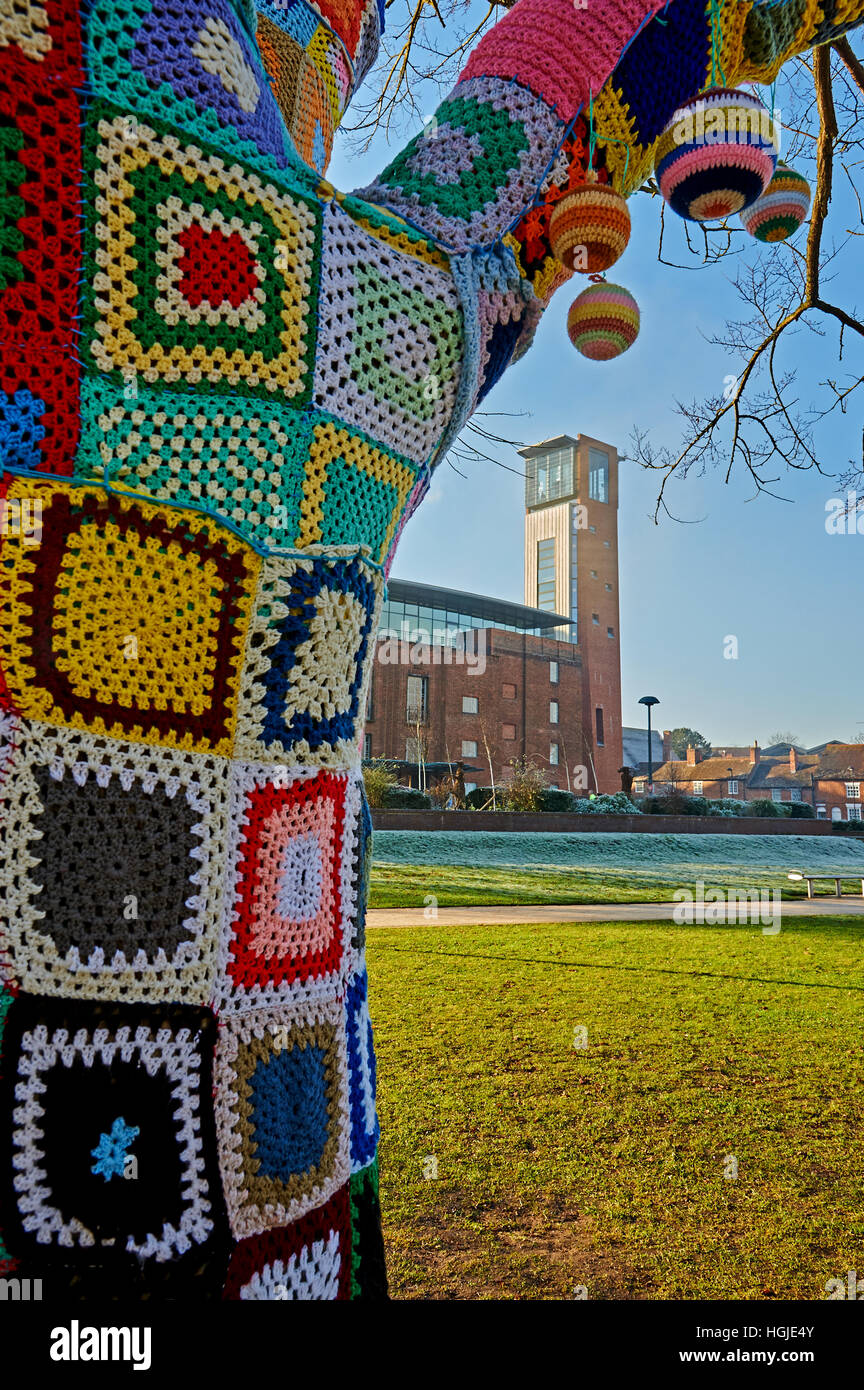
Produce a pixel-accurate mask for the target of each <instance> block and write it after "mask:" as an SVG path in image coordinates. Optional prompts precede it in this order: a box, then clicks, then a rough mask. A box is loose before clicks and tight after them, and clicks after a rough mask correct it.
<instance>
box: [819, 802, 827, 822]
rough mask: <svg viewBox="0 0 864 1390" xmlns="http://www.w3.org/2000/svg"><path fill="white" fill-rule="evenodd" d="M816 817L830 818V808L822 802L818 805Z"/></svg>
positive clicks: (821, 818)
mask: <svg viewBox="0 0 864 1390" xmlns="http://www.w3.org/2000/svg"><path fill="white" fill-rule="evenodd" d="M816 819H817V820H827V819H828V808H827V806H823V805H821V804H820V805H819V806H817V807H816Z"/></svg>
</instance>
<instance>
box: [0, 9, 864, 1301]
mask: <svg viewBox="0 0 864 1390" xmlns="http://www.w3.org/2000/svg"><path fill="white" fill-rule="evenodd" d="M661 7H662V11H663V12H662V15H660V14H659V13H658V12H659V11H660V10H661ZM862 12H864V0H836V2H835V3H832V4H831V6H830V7H828V6H825V7H824V8H823V7H821V6H820V5H818V4H817V3H816V0H806V3H801V0H772V3H770V4H767V3H766V4H752V3H750V0H741V3H735V4H728V5H726V6H725V7H724V8H723V9H722V11H721V26H720V27H721V34H720V38H721V45H720V46H721V50H722V51H721V53H720V58H721V62H722V67H723V71H724V73H725V79H726V81H727V82H728V83H729V84H730V85H732V84H734V83H736V82H740V81H743V80H759V81H766V80H770V79H771V78H772V77H773V75H774V74H775V73H776V71H777V68H778V67H779V65H780V64H781V63H782V62H783V61H784V59H785V58H787V57H789V56H791V55H792V54H794V53H797V52H800V51H802V50H804V49H806V48H807V47H808V46H810V45H812V44H813V43H815V42H825V41H826V40H827V39H829V38H831V37H832V36H833V35H835V34H839V33H842V32H843V31H844V30H845V29H847V28H849V27H851V26H852V25H854V24H857V23H858V22H860V20H861V17H862ZM655 16H656V17H655ZM382 23H383V3H382V4H380V5H379V0H314V3H313V0H256V5H255V6H254V7H253V5H252V3H251V0H183V3H180V0H88V3H87V4H86V5H82V6H81V8H80V10H79V8H78V6H77V4H76V3H75V0H14V3H6V4H3V5H2V8H0V466H2V478H0V543H2V548H0V814H2V820H3V827H2V828H3V834H2V836H0V875H2V882H3V886H4V890H5V899H6V912H5V917H4V922H3V927H2V937H0V1034H2V1037H0V1272H9V1271H11V1270H13V1269H14V1270H17V1271H19V1272H20V1274H21V1275H22V1276H24V1277H29V1276H33V1277H42V1276H43V1275H47V1274H50V1278H51V1288H52V1291H53V1292H54V1293H56V1294H57V1295H58V1296H61V1295H62V1293H63V1291H68V1293H70V1294H71V1295H73V1296H75V1297H82V1298H88V1297H105V1296H108V1297H130V1296H131V1297H139V1296H140V1297H145V1296H147V1297H165V1298H183V1299H187V1298H221V1297H224V1298H230V1299H239V1300H247V1299H248V1300H270V1299H272V1300H281V1299H316V1300H317V1299H356V1298H360V1299H363V1298H383V1297H386V1292H387V1285H386V1273H385V1266H384V1252H383V1241H382V1234H381V1222H380V1211H379V1197H378V1192H379V1186H378V1166H377V1163H378V1160H377V1146H378V1120H377V1115H376V1108H375V1085H376V1066H375V1056H374V1049H373V1043H372V1030H371V1025H370V1021H369V1006H368V980H367V973H366V961H365V928H364V913H365V901H366V887H367V882H368V866H369V854H370V841H371V822H370V817H369V812H368V808H367V807H366V805H365V802H364V798H363V791H362V781H361V778H360V771H359V761H360V760H359V751H358V749H359V744H360V741H361V738H362V723H363V711H364V707H365V700H366V691H367V687H368V681H369V674H370V667H371V660H372V653H373V648H374V640H375V632H376V628H377V622H378V613H379V609H380V603H381V597H382V592H383V586H384V576H385V574H386V572H387V570H388V568H389V566H390V564H391V563H392V558H393V552H394V548H395V546H396V544H397V542H398V538H399V535H400V532H401V529H402V527H403V526H404V524H405V521H406V519H407V518H408V517H409V516H410V515H411V513H412V512H413V510H414V509H415V508H416V507H417V506H418V505H419V502H420V501H421V500H422V498H423V496H424V495H425V493H426V491H427V489H428V487H429V481H430V477H431V473H432V471H433V469H434V467H435V466H436V465H437V463H438V462H439V461H440V460H441V458H442V457H443V456H444V454H445V453H446V451H447V448H448V447H449V444H450V443H451V442H452V440H453V438H454V437H455V435H456V433H457V432H458V430H459V429H460V428H461V426H462V425H463V423H464V421H465V420H466V419H467V418H468V416H469V415H470V414H471V412H472V410H473V409H474V408H475V406H476V405H477V403H478V402H479V401H480V400H482V399H483V397H484V396H485V395H486V393H487V392H488V391H489V390H490V389H491V388H492V386H494V384H495V383H496V382H497V381H498V379H499V378H500V376H501V374H502V373H503V372H504V370H505V369H506V367H507V366H508V364H509V363H511V362H513V361H515V360H517V359H518V358H519V357H520V356H521V355H522V353H524V351H525V350H526V348H527V347H528V345H529V343H530V341H531V337H532V335H533V333H534V331H535V329H536V327H537V323H538V321H539V319H540V317H541V315H542V312H543V310H544V308H545V306H546V304H547V303H548V301H549V298H550V296H551V294H552V293H553V292H554V290H555V289H556V288H557V287H558V286H559V285H560V284H561V283H563V281H564V280H566V279H567V278H568V274H569V272H568V271H567V270H566V269H565V267H564V266H562V265H561V263H560V262H559V261H558V260H556V258H555V257H554V256H553V255H552V252H551V247H550V244H549V222H550V218H551V215H552V211H553V209H554V208H555V206H556V204H558V203H560V202H561V200H562V199H564V198H565V196H566V195H567V194H568V193H570V192H572V190H573V189H574V188H577V187H580V186H582V185H583V184H584V183H585V173H586V168H587V163H588V143H589V140H588V126H587V122H586V116H587V107H588V104H589V102H590V103H593V111H594V132H595V134H596V137H597V140H596V149H595V152H594V161H593V163H594V167H595V169H596V173H597V183H596V187H597V188H598V189H599V190H602V189H604V188H606V189H607V190H608V189H609V188H612V189H614V190H615V191H616V192H617V193H621V194H624V195H625V196H626V195H627V194H628V193H629V192H631V191H632V190H633V188H635V187H637V186H638V185H639V183H640V182H641V181H642V179H643V177H644V175H645V173H646V172H647V171H648V170H649V168H650V167H653V160H654V157H655V153H656V142H657V140H658V139H659V137H660V135H661V134H662V132H663V130H664V128H665V126H666V124H667V122H668V121H669V118H670V117H671V115H672V113H673V112H674V111H675V110H676V109H677V108H678V107H679V106H681V105H682V104H683V103H686V102H687V101H689V100H691V99H692V98H693V97H694V96H695V95H697V94H698V93H699V92H701V91H704V90H705V88H706V87H707V86H708V85H709V83H710V77H711V62H710V48H711V44H710V33H709V23H708V15H707V11H706V8H705V5H704V3H702V4H700V3H697V0H670V3H669V4H665V5H663V3H662V0H592V3H591V4H590V5H588V6H586V7H585V8H582V9H580V8H578V7H576V6H574V5H573V4H572V0H518V3H517V4H515V5H514V6H513V8H512V9H511V10H510V11H509V12H508V13H507V14H506V15H505V16H504V18H503V19H502V20H501V21H500V23H499V24H498V25H496V27H495V28H494V29H492V30H491V31H490V32H489V33H488V34H487V35H486V37H484V38H483V39H482V40H481V42H480V43H479V44H478V45H477V47H476V49H475V50H474V52H473V53H472V55H471V57H470V59H469V62H468V64H467V67H466V69H465V71H464V73H463V74H462V77H461V78H460V80H459V82H458V83H457V85H456V87H455V88H454V91H453V92H452V93H451V94H450V96H449V97H448V98H447V99H446V100H445V101H444V102H443V103H442V105H441V106H440V108H439V110H438V112H437V114H436V117H435V120H434V121H433V122H431V123H430V125H429V126H428V127H427V128H426V130H425V131H424V132H423V133H421V134H420V135H418V136H416V137H415V138H414V139H413V140H411V141H410V142H409V143H408V145H407V146H406V148H405V149H404V150H403V151H401V153H399V154H397V155H396V156H395V157H394V159H393V160H392V161H391V162H390V164H389V165H388V167H387V169H385V170H384V171H383V172H382V174H381V175H380V176H379V178H378V179H377V180H376V181H375V182H374V183H373V184H372V185H371V186H370V187H369V188H367V189H365V190H362V191H360V192H357V193H354V194H347V195H346V194H341V193H338V192H337V191H336V190H335V189H333V188H332V186H331V185H330V184H329V183H327V182H326V181H325V179H324V178H323V174H324V171H325V169H326V166H327V162H328V159H329V156H330V152H331V149H332V143H333V137H334V133H335V131H336V130H337V128H338V126H339V122H340V120H341V118H342V116H343V114H344V111H345V109H346V107H347V105H348V103H349V101H350V99H351V97H352V95H353V93H354V91H355V90H356V88H357V86H358V84H359V83H360V81H361V80H362V78H363V76H364V75H365V73H366V72H367V71H368V69H369V67H370V66H371V64H372V63H373V61H374V58H375V54H376V52H377V49H378V42H379V37H380V33H381V27H382ZM784 191H785V190H784ZM607 201H608V198H607ZM599 202H600V203H601V204H602V202H603V195H602V192H601V194H600V196H599ZM618 234H619V233H616V235H618ZM598 289H599V287H598ZM606 293H607V298H608V291H607V292H606ZM593 299H594V300H598V299H599V301H601V305H602V301H603V291H602V290H600V292H599V294H597V295H594V296H593ZM620 307H621V306H620V304H617V303H616V304H614V305H612V308H611V310H609V306H608V305H607V310H609V312H612V310H614V312H615V313H617V314H618V318H619V319H620V317H621V314H620V312H619V311H620ZM625 308H626V306H625ZM595 317H596V315H595ZM607 317H608V314H607ZM613 317H614V314H613ZM596 327H597V325H594V324H592V323H589V324H588V326H587V329H585V331H586V332H588V333H589V335H590V333H591V332H593V331H594V329H595V328H596ZM583 328H585V326H584V325H583ZM619 330H620V323H619V324H618V326H617V328H616V326H615V324H613V325H612V330H611V331H612V332H613V336H614V333H615V332H618V331H619ZM599 331H600V333H601V336H602V335H603V333H606V334H607V335H608V334H609V332H610V329H609V328H608V326H607V325H606V322H605V319H604V320H603V322H601V323H600V325H599ZM626 336H627V334H626V333H625V337H626Z"/></svg>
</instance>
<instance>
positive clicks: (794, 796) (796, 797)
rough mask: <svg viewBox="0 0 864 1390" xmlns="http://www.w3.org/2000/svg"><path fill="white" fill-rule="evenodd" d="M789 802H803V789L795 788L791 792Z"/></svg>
mask: <svg viewBox="0 0 864 1390" xmlns="http://www.w3.org/2000/svg"><path fill="white" fill-rule="evenodd" d="M789 800H790V801H800V800H801V788H800V787H793V788H792V790H791V792H790V793H789Z"/></svg>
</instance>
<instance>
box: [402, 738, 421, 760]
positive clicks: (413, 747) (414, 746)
mask: <svg viewBox="0 0 864 1390" xmlns="http://www.w3.org/2000/svg"><path fill="white" fill-rule="evenodd" d="M405 761H406V763H422V761H423V741H422V739H419V738H406V740H405Z"/></svg>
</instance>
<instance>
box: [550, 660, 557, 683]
mask: <svg viewBox="0 0 864 1390" xmlns="http://www.w3.org/2000/svg"><path fill="white" fill-rule="evenodd" d="M549 681H550V684H552V685H557V684H558V662H557V661H550V662H549Z"/></svg>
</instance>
